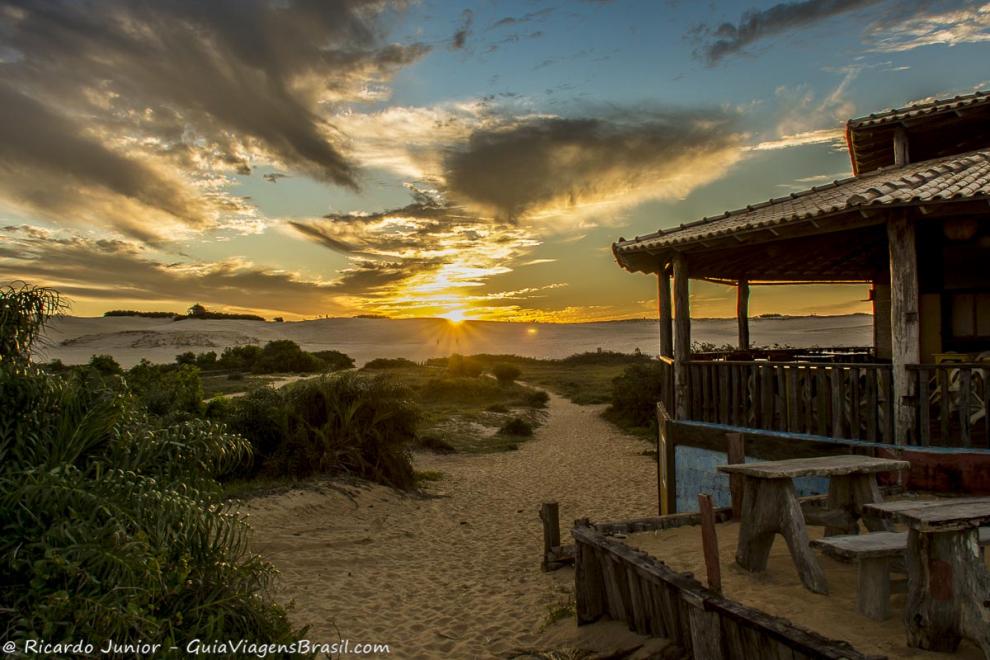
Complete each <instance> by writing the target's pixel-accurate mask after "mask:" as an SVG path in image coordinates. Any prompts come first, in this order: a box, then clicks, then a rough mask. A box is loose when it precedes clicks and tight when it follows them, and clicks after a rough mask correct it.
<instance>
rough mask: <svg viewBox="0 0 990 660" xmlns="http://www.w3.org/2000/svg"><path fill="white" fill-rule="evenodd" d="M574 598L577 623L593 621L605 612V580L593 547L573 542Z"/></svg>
mask: <svg viewBox="0 0 990 660" xmlns="http://www.w3.org/2000/svg"><path fill="white" fill-rule="evenodd" d="M574 552H575V562H574V599H575V610H576V614H577V621H578V625H583V624H586V623H594V622H595V621H598V620H599V619H600V618H601V617H602V615H603V614H605V604H604V600H605V581H604V578H603V577H602V571H601V564H600V563H599V561H598V557H596V556H595V549H594V547H592V546H590V545H587V544H585V543H575V544H574Z"/></svg>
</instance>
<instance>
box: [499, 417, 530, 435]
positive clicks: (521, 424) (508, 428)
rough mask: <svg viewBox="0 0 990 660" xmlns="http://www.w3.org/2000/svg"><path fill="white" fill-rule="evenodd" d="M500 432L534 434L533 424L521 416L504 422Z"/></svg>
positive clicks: (502, 433)
mask: <svg viewBox="0 0 990 660" xmlns="http://www.w3.org/2000/svg"><path fill="white" fill-rule="evenodd" d="M498 433H499V435H513V436H521V437H529V436H531V435H533V425H532V424H530V423H529V422H527V421H526V420H525V419H522V418H521V417H513V418H512V419H510V420H508V421H506V422H505V423H504V424H502V426H501V428H499V430H498Z"/></svg>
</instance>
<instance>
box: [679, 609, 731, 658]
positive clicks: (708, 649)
mask: <svg viewBox="0 0 990 660" xmlns="http://www.w3.org/2000/svg"><path fill="white" fill-rule="evenodd" d="M686 605H687V611H688V622H689V625H690V629H691V657H692V658H693V659H694V660H723V658H724V657H725V655H724V654H723V651H722V629H721V626H720V625H719V616H718V613H716V612H706V611H705V610H704V609H703V608H700V607H694V606H692V605H690V604H686Z"/></svg>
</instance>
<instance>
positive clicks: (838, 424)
mask: <svg viewBox="0 0 990 660" xmlns="http://www.w3.org/2000/svg"><path fill="white" fill-rule="evenodd" d="M829 376H831V378H832V437H833V438H835V439H836V440H841V439H842V438H843V437H844V436H843V420H844V419H845V410H844V408H845V394H844V393H843V391H842V368H841V367H838V366H835V367H832V368H831V369H830V371H829Z"/></svg>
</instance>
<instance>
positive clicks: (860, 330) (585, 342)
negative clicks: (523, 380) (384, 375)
mask: <svg viewBox="0 0 990 660" xmlns="http://www.w3.org/2000/svg"><path fill="white" fill-rule="evenodd" d="M872 328H873V321H872V318H871V317H870V316H864V315H852V316H822V317H804V318H794V319H753V320H751V321H750V332H751V335H752V338H753V342H754V344H773V343H777V344H781V345H789V346H796V347H810V346H867V345H871V344H872V343H873V334H872V333H873V330H872ZM657 332H658V331H657V323H656V322H655V321H613V322H607V323H577V324H563V323H561V324H553V323H497V322H492V321H467V322H465V323H462V324H460V325H458V326H454V325H452V324H451V323H449V322H448V321H446V320H443V319H406V320H389V319H322V320H316V321H301V322H298V323H265V322H261V321H230V320H224V321H198V320H185V321H172V320H170V319H146V318H137V317H109V318H104V317H99V318H81V317H71V316H70V317H64V318H60V319H55V320H54V321H53V322H52V324H51V327H50V328H49V329H48V332H47V335H46V337H45V339H46V341H47V344H48V345H47V348H46V349H44V350H43V351H42V352H41V353H40V354H39V355H37V356H36V359H39V360H49V359H54V358H58V359H60V360H62V361H63V362H65V363H66V364H79V363H83V362H88V361H89V358H90V356H91V355H94V354H97V353H108V354H110V355H112V356H113V357H114V358H115V359H116V360H117V361H118V362H120V364H122V365H123V366H125V367H129V366H132V365H134V364H137V362H138V361H140V360H141V358H146V359H148V360H151V361H152V362H171V361H172V360H174V359H175V356H176V355H178V354H179V353H184V352H186V351H193V352H194V353H201V352H205V351H216V352H217V353H218V354H219V353H220V352H222V351H223V349H224V348H225V347H227V346H235V345H239V344H245V343H261V344H264V343H265V342H268V341H272V340H274V339H291V340H293V341H295V342H296V343H298V344H299V345H300V346H302V347H303V348H304V349H306V350H311V351H317V350H328V349H334V350H339V351H343V352H344V353H347V354H348V355H350V356H351V357H353V358H354V359H355V360H357V362H358V364H359V365H361V364H363V363H364V362H366V361H368V360H370V359H373V358H376V357H405V358H409V359H411V360H417V361H420V360H425V359H427V358H430V357H438V356H447V355H450V354H451V353H462V354H465V355H469V354H472V353H514V354H516V355H524V356H529V357H537V358H561V357H566V356H568V355H571V354H573V353H581V352H584V351H594V350H597V349H599V348H601V349H602V350H614V351H623V352H627V353H628V352H632V351H633V350H635V349H637V348H639V349H640V350H641V351H643V352H644V353H648V354H652V353H655V352H656V350H657V348H656V347H657V344H658V335H657ZM691 336H692V338H693V339H694V340H695V341H701V342H711V343H713V344H718V345H721V344H727V343H728V344H732V343H735V341H736V321H735V320H734V319H696V320H695V321H694V322H693V323H692V328H691Z"/></svg>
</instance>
